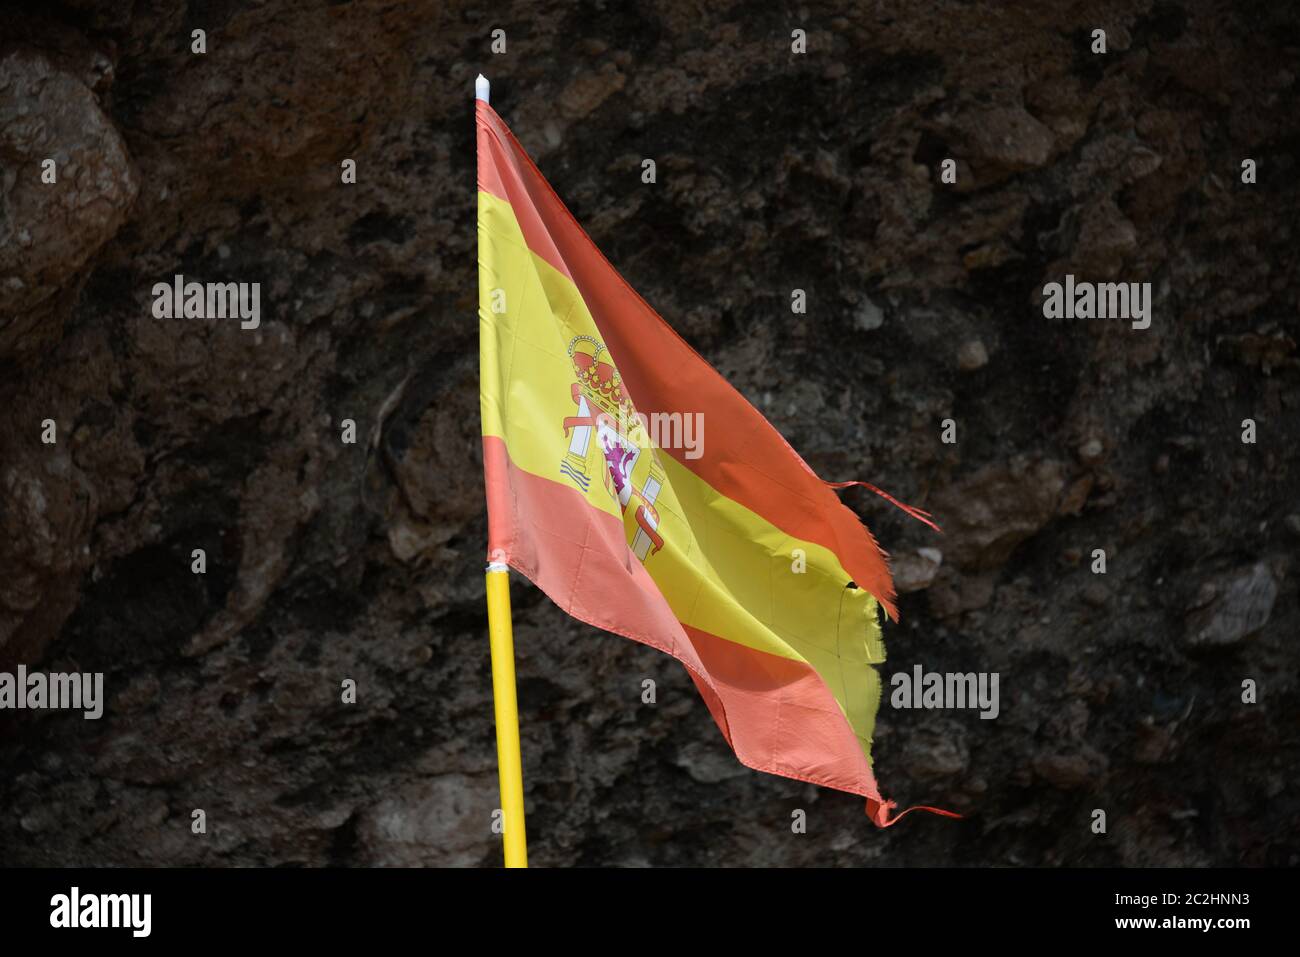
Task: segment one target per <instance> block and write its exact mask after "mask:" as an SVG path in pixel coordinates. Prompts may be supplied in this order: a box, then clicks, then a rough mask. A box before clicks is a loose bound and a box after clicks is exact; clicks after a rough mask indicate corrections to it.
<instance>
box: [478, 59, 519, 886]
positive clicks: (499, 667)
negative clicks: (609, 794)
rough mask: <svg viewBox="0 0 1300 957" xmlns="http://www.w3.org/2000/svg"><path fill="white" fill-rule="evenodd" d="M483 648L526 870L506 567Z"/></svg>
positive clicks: (481, 81) (512, 835)
mask: <svg viewBox="0 0 1300 957" xmlns="http://www.w3.org/2000/svg"><path fill="white" fill-rule="evenodd" d="M490 90H491V87H490V85H489V84H488V80H487V77H485V76H484V75H483V74H482V73H480V74H479V75H478V77H477V78H476V79H475V80H474V98H475V99H478V100H482V101H483V102H484V103H489V102H491V101H490V99H489V96H490ZM485 578H486V586H487V608H488V643H489V645H490V646H491V648H492V704H493V707H494V708H495V711H496V723H497V773H498V776H499V779H500V782H501V813H502V815H503V816H504V820H503V821H502V828H503V830H502V834H501V843H502V844H503V845H504V847H505V859H506V867H527V866H528V841H527V837H526V836H525V833H524V768H523V760H522V759H521V757H520V754H519V702H518V700H517V699H516V697H515V639H514V629H513V626H512V623H511V620H510V567H509V566H508V565H506V564H505V563H504V562H491V563H489V564H488V567H487V575H486V576H485Z"/></svg>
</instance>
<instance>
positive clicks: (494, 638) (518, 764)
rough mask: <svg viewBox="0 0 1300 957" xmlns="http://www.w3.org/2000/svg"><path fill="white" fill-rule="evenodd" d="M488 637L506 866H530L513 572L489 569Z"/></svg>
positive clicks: (494, 566) (503, 568)
mask: <svg viewBox="0 0 1300 957" xmlns="http://www.w3.org/2000/svg"><path fill="white" fill-rule="evenodd" d="M487 606H488V637H489V640H490V643H491V645H492V699H493V703H494V704H495V705H496V719H497V768H498V771H499V774H500V778H501V811H502V813H503V814H504V816H505V819H504V821H503V822H502V823H503V826H504V828H505V831H504V833H503V834H502V843H503V844H504V845H505V854H506V867H527V866H528V843H527V839H526V838H525V836H524V769H523V762H522V760H521V759H520V756H519V705H518V702H517V701H516V699H515V642H514V634H513V630H512V628H511V622H510V573H509V570H508V568H507V566H505V565H502V564H498V563H496V562H493V563H492V564H491V565H488V569H487Z"/></svg>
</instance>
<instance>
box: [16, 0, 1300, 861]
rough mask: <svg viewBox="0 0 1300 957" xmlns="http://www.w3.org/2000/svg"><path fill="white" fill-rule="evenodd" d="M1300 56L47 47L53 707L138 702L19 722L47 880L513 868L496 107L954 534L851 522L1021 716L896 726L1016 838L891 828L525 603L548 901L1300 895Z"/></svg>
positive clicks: (27, 651)
mask: <svg viewBox="0 0 1300 957" xmlns="http://www.w3.org/2000/svg"><path fill="white" fill-rule="evenodd" d="M496 27H501V28H503V29H505V30H506V31H507V37H508V52H507V53H506V54H505V55H498V56H493V55H491V54H490V53H489V42H490V41H489V35H490V32H491V30H492V29H493V28H496ZM795 27H802V28H805V29H807V30H808V31H809V37H808V45H809V52H808V53H807V54H806V55H804V56H796V55H792V54H791V52H790V30H791V29H793V28H795ZM1095 27H1102V28H1104V29H1106V31H1107V35H1108V42H1109V46H1110V51H1109V52H1108V53H1107V54H1106V55H1105V56H1095V55H1093V54H1092V53H1091V52H1089V42H1090V33H1091V31H1092V29H1093V28H1095ZM195 28H202V29H204V30H206V31H207V42H208V52H207V54H206V55H202V56H197V55H194V54H192V53H191V52H190V31H191V30H193V29H195ZM1297 54H1300V12H1297V11H1296V9H1295V8H1294V7H1293V6H1292V5H1289V4H1278V3H1264V2H1243V0H1221V2H1121V0H1114V2H1106V3H1097V4H1085V3H1065V2H1052V3H1044V2H1007V3H987V4H975V3H963V2H957V0H923V2H920V3H915V4H909V5H897V4H890V3H861V4H831V3H812V2H809V3H807V4H802V5H797V6H790V7H777V6H773V5H771V4H766V3H760V2H749V0H745V2H739V3H724V4H703V3H699V4H697V3H691V2H685V0H670V2H665V3H659V4H654V5H650V4H644V5H637V6H636V7H633V6H631V5H623V4H618V3H597V2H583V3H552V2H539V3H497V4H481V3H447V4H444V3H427V2H418V3H392V2H356V3H324V2H316V3H287V2H265V3H253V2H237V0H229V2H193V3H190V4H188V5H187V4H184V3H176V2H158V3H144V2H136V3H122V2H116V0H74V2H66V3H62V4H39V5H33V7H32V9H31V10H23V9H22V8H16V7H9V8H6V10H5V12H3V13H2V14H0V664H2V665H3V667H5V668H7V669H10V670H12V668H13V666H14V665H15V664H16V663H17V662H24V663H26V664H28V665H29V666H34V667H39V668H41V669H43V670H47V671H59V670H74V669H75V670H83V671H97V670H102V671H105V672H106V673H107V679H106V683H107V692H108V697H109V704H108V708H107V711H106V714H105V716H104V718H103V719H102V720H100V721H97V722H96V721H86V720H83V719H82V717H81V716H80V714H75V713H74V714H67V713H54V712H43V713H33V712H7V713H4V714H3V715H0V861H2V862H3V863H5V864H10V865H15V864H17V865H34V864H106V865H125V864H150V865H250V864H256V865H328V864H335V865H373V864H427V865H448V864H495V863H497V862H498V861H499V844H498V842H497V840H496V839H495V838H494V837H493V835H492V834H491V832H490V819H491V813H492V810H493V808H495V807H496V804H497V799H496V778H495V750H494V738H493V724H492V719H491V710H490V707H491V706H490V678H489V671H488V655H487V644H486V636H485V617H484V611H483V587H482V578H481V574H480V573H481V570H482V565H483V550H484V542H485V538H486V535H485V531H486V530H485V516H484V504H483V495H482V488H481V472H480V468H481V463H480V457H479V453H478V443H477V436H478V414H477V397H476V385H477V382H476V358H477V347H476V336H477V328H476V326H477V324H476V318H475V308H476V295H477V293H476V281H475V272H474V271H475V231H474V166H473V164H474V143H473V122H472V99H471V97H472V87H473V78H474V76H475V74H476V73H478V72H479V71H480V70H482V71H483V72H485V73H487V74H488V75H489V76H490V78H491V79H492V81H493V102H494V105H495V106H496V107H497V109H498V110H499V111H500V112H501V114H502V115H503V116H504V117H505V118H506V120H507V122H509V123H510V124H511V125H512V126H513V128H514V129H515V131H516V133H517V134H518V135H519V137H520V138H521V140H522V141H523V143H524V145H525V146H526V147H527V148H528V149H529V150H530V151H531V153H532V154H533V156H534V157H535V158H536V159H537V161H538V163H539V165H540V166H541V168H542V169H543V171H544V172H545V173H546V174H547V175H548V177H549V178H550V179H551V181H552V182H553V183H554V184H555V186H556V188H557V189H558V190H559V192H560V194H561V195H562V196H564V197H565V199H566V200H567V201H568V202H569V204H570V205H571V207H572V208H573V210H574V211H575V213H576V214H577V216H578V218H579V219H580V220H581V221H582V222H583V223H584V224H585V225H586V226H587V228H588V230H589V231H590V232H591V234H592V236H593V237H594V238H595V240H596V242H597V243H598V244H599V245H601V247H602V248H603V249H604V250H605V251H606V253H607V254H608V255H609V256H610V258H611V259H612V261H613V262H614V263H615V264H616V265H617V266H618V267H619V268H620V270H621V271H622V272H623V273H624V275H626V276H627V278H628V279H629V280H630V281H631V282H632V284H633V285H634V286H636V287H637V288H638V289H639V290H640V291H641V292H642V293H643V294H644V295H645V296H646V298H647V299H648V300H649V301H650V302H652V303H654V304H655V305H656V306H657V308H658V309H659V310H660V311H661V312H662V313H663V315H664V316H665V317H666V318H667V319H668V320H669V321H670V322H671V323H672V324H673V325H674V326H676V328H678V329H679V330H680V331H681V332H682V333H683V334H684V335H685V336H686V337H687V338H688V339H689V340H690V341H691V342H692V343H693V344H694V345H695V346H696V347H697V348H698V349H699V350H700V351H701V352H702V353H703V354H704V355H705V356H707V357H709V358H710V359H711V360H712V361H713V362H714V363H715V364H716V365H717V366H718V368H719V369H720V370H721V371H722V372H723V373H724V374H725V375H727V376H728V377H729V378H730V379H731V381H732V382H733V383H735V384H736V385H737V386H738V387H739V388H740V389H741V390H742V391H744V392H745V393H746V394H747V395H748V396H750V397H751V399H752V400H753V401H755V403H756V404H758V405H759V407H760V408H762V409H763V410H764V411H765V412H766V413H767V414H768V415H769V417H770V418H771V420H772V422H773V423H774V424H775V425H776V426H777V427H778V428H779V429H780V430H781V431H782V432H783V433H784V434H785V435H786V436H787V437H788V438H789V439H790V441H791V442H792V444H793V445H794V446H795V447H796V448H798V449H799V450H800V451H801V452H803V453H804V454H805V456H806V457H807V458H808V460H809V461H810V462H811V463H812V464H813V465H814V467H815V468H817V469H818V471H819V472H820V473H821V474H822V475H823V477H826V478H828V479H837V480H838V479H849V478H866V479H869V480H871V481H874V482H876V483H877V484H879V485H881V486H883V487H884V488H887V489H889V490H890V491H892V492H893V493H895V494H896V495H898V496H899V497H900V498H902V499H903V500H905V501H909V502H912V503H914V504H918V505H921V506H924V507H928V508H930V509H931V510H932V511H933V512H934V513H935V515H936V518H937V519H938V521H939V522H940V524H942V525H944V526H945V530H946V531H945V534H944V535H942V536H939V535H935V534H933V533H931V532H930V531H929V530H928V529H926V528H924V527H923V526H921V525H920V524H919V523H915V522H913V521H911V520H910V519H908V518H906V517H905V516H903V515H902V514H901V513H899V512H897V511H895V510H893V509H892V508H891V507H890V506H888V505H887V504H885V503H884V502H883V501H881V500H879V499H876V498H875V497H873V496H870V495H869V494H868V493H865V492H862V491H860V490H855V491H850V492H846V493H845V495H846V499H847V501H849V503H850V504H851V505H852V506H853V507H854V508H855V509H857V510H858V511H859V513H860V514H861V515H862V516H863V518H864V520H865V521H867V522H868V523H869V524H870V525H871V527H872V528H873V530H874V531H875V532H876V533H877V535H878V537H879V538H880V539H881V541H882V542H883V543H885V545H886V546H887V547H889V548H890V549H891V550H892V551H893V553H894V556H895V559H896V569H897V572H898V577H899V579H900V583H901V584H902V585H903V586H904V587H905V588H906V589H908V590H907V592H906V593H905V594H904V595H903V596H902V602H901V611H902V615H903V621H902V624H901V625H900V626H896V627H895V626H890V627H887V629H886V641H887V643H888V645H889V650H890V666H887V671H892V670H893V669H895V668H897V669H899V670H910V668H911V666H912V665H913V664H915V663H921V664H923V665H924V666H925V667H926V668H927V669H931V670H941V671H948V670H981V671H997V672H999V673H1000V675H1001V692H1002V713H1001V716H1000V717H999V718H998V720H996V721H981V720H979V718H978V717H977V716H976V715H975V714H974V713H972V712H961V713H948V714H937V713H932V712H893V711H890V710H889V709H887V708H886V709H884V710H883V711H882V716H881V721H880V728H879V738H878V742H877V746H876V755H877V770H878V772H879V774H880V778H881V781H882V786H883V788H884V790H885V792H886V793H887V794H888V795H890V796H893V797H895V798H897V799H898V800H899V801H900V802H903V803H909V802H918V801H921V802H927V803H934V804H938V805H941V806H948V807H954V808H957V809H960V810H962V811H965V812H967V813H968V815H969V816H968V818H967V819H966V820H965V821H964V822H960V823H954V822H950V821H944V820H940V819H937V818H930V819H926V818H923V817H921V818H918V817H917V816H913V817H910V818H908V820H907V821H906V822H905V823H903V824H900V825H899V826H897V827H895V828H892V829H890V830H888V831H877V830H875V829H874V828H873V827H872V826H871V825H870V824H869V823H868V821H867V820H866V818H865V817H864V814H863V807H862V802H861V801H860V800H859V799H857V798H855V797H852V796H850V795H844V794H840V793H837V792H833V791H822V790H818V789H816V788H813V787H809V786H804V785H801V784H799V783H797V782H792V781H787V780H784V779H781V778H776V777H771V776H767V775H762V774H758V773H755V772H751V771H748V770H746V769H745V768H743V767H742V766H740V765H739V764H738V762H736V761H735V760H734V758H733V757H732V756H731V754H730V751H729V750H728V749H727V747H726V745H725V743H724V742H723V740H722V738H721V735H720V734H719V733H718V731H717V730H716V728H715V727H714V725H713V723H712V721H711V720H710V718H709V716H708V713H707V711H706V709H705V707H704V704H703V702H702V701H701V700H700V699H699V698H698V696H697V694H696V693H695V690H694V688H693V687H692V685H691V683H690V681H689V680H688V679H687V676H686V674H685V672H684V671H683V670H682V669H681V668H680V666H678V665H677V664H676V663H675V662H673V661H671V660H669V659H667V658H665V657H662V656H660V655H658V654H657V653H655V652H653V651H650V650H648V649H645V648H642V647H640V646H638V645H635V644H632V643H630V642H626V641H623V640H621V639H618V638H615V637H612V636H608V635H605V634H602V633H599V632H595V631H593V630H591V629H589V628H587V627H585V626H582V625H580V624H578V623H577V622H574V621H572V620H570V619H568V618H566V617H565V616H564V615H562V614H561V613H559V612H558V611H557V610H556V609H555V608H554V607H553V606H551V605H550V603H549V602H548V601H547V600H545V599H544V598H543V597H542V596H541V595H540V593H538V592H537V591H535V590H533V589H531V588H530V587H528V586H526V585H523V584H521V583H518V582H517V583H516V585H515V588H514V601H515V608H516V644H517V648H518V654H519V680H520V699H521V707H522V713H523V739H524V753H525V764H526V767H525V774H526V786H527V793H528V802H529V811H530V818H529V828H530V838H531V853H532V860H533V862H534V863H536V864H543V865H568V864H602V865H603V864H613V865H635V864H658V865H663V864H728V865H756V864H783V865H814V864H817V865H868V864H877V865H899V864H908V865H947V864H963V865H973V864H1033V865H1170V864H1191V865H1208V864H1237V863H1244V864H1252V865H1263V864H1283V865H1287V864H1291V865H1293V864H1295V863H1297V861H1298V860H1300V796H1298V794H1297V790H1296V778H1297V775H1296V768H1297V764H1298V763H1300V727H1298V724H1297V720H1296V719H1297V714H1298V712H1300V709H1298V708H1297V703H1298V702H1297V661H1298V660H1300V655H1297V637H1298V636H1297V627H1298V626H1300V605H1298V602H1297V581H1298V580H1300V574H1298V570H1297V569H1296V568H1295V567H1294V564H1293V561H1292V559H1293V558H1294V556H1295V552H1296V550H1297V545H1298V544H1300V479H1298V477H1297V470H1300V458H1298V457H1297V451H1296V440H1297V437H1298V435H1300V429H1298V428H1297V415H1298V414H1300V364H1298V362H1297V353H1296V350H1295V340H1296V336H1297V325H1298V324H1297V320H1296V311H1297V296H1298V294H1300V268H1298V263H1300V257H1298V255H1297V252H1296V245H1295V238H1294V236H1293V229H1294V225H1295V223H1296V216H1297V212H1298V211H1300V186H1298V182H1300V168H1298V166H1297V163H1298V161H1300V111H1298V110H1297V105H1298V103H1300V97H1298V95H1297V94H1298V92H1300V90H1298V87H1297V70H1298V69H1300V66H1298V63H1300V59H1298V57H1297ZM47 156H50V157H55V158H56V159H57V161H58V169H59V181H58V184H57V185H55V186H50V185H45V184H42V183H41V182H40V161H41V160H42V159H43V158H45V157H47ZM947 156H952V157H954V158H956V159H957V161H958V164H959V172H960V182H959V185H957V186H955V187H953V186H944V185H942V184H941V183H939V181H938V177H937V168H938V164H939V162H940V161H941V160H942V159H943V158H944V157H947ZM642 157H653V158H655V159H656V161H657V163H658V166H659V182H658V183H657V184H656V185H654V186H646V185H643V184H642V183H641V182H640V176H639V173H640V166H639V164H640V160H641V158H642ZM1246 157H1250V158H1253V159H1255V160H1256V161H1257V163H1258V168H1259V181H1258V183H1257V184H1256V185H1243V184H1242V183H1241V180H1240V164H1241V161H1242V159H1243V158H1246ZM345 158H353V159H355V160H356V162H357V167H358V181H357V183H356V185H343V184H341V183H340V175H339V171H340V163H341V161H342V160H343V159H345ZM177 272H181V273H184V274H185V275H186V276H187V277H189V278H192V279H199V280H200V281H248V282H253V281H257V282H260V283H262V295H263V300H262V308H263V320H262V326H261V328H260V329H259V330H257V331H256V332H249V331H242V330H240V329H239V327H238V324H237V323H236V322H232V321H225V322H222V321H211V322H204V321H195V320H190V321H185V320H158V319H154V318H152V316H151V314H150V306H151V301H152V300H151V292H150V290H151V287H152V285H153V284H154V283H155V282H158V281H168V280H170V278H171V277H172V276H173V275H174V274H175V273H177ZM1066 272H1074V273H1075V274H1076V275H1079V276H1080V277H1081V278H1092V279H1099V280H1100V279H1118V280H1123V281H1150V282H1152V283H1153V284H1154V289H1155V315H1154V320H1153V322H1152V325H1151V328H1150V329H1149V330H1146V331H1135V330H1131V329H1130V328H1128V325H1127V323H1123V322H1116V321H1109V322H1107V321H1093V322H1087V321H1074V322H1059V323H1053V322H1049V321H1047V320H1045V319H1044V318H1043V317H1042V314H1041V312H1040V310H1039V307H1038V305H1037V304H1036V295H1037V293H1038V291H1039V290H1041V287H1042V285H1043V283H1045V282H1047V281H1050V280H1059V279H1061V278H1062V277H1063V275H1064V274H1065V273H1066ZM794 288H803V289H806V290H807V292H808V296H809V312H808V315H807V316H792V315H791V313H790V309H789V301H790V290H791V289H794ZM1247 417H1249V418H1254V419H1255V420H1257V422H1258V430H1259V438H1258V442H1257V444H1255V445H1245V444H1243V443H1242V441H1241V422H1242V420H1243V419H1244V418H1247ZM45 418H53V419H55V420H56V421H57V423H58V427H59V439H58V443H57V444H56V445H53V446H47V445H43V444H41V442H40V438H39V437H40V423H41V421H42V420H43V419H45ZM346 418H352V419H355V420H356V422H357V423H358V428H359V433H360V439H359V441H358V443H357V444H356V445H343V444H342V443H341V442H340V440H339V428H340V422H341V421H342V420H343V419H346ZM945 418H952V419H954V420H955V421H956V423H957V429H958V432H957V437H958V441H957V443H956V444H955V445H944V444H942V443H941V442H940V440H939V436H940V422H941V421H942V420H943V419H945ZM200 547H201V548H204V549H206V550H207V553H208V559H209V571H208V574H207V575H206V576H195V575H193V574H191V572H190V568H189V565H190V558H189V556H190V551H191V549H193V548H200ZM1094 548H1104V549H1106V552H1107V558H1108V572H1107V574H1105V575H1104V576H1103V575H1094V574H1093V573H1092V572H1091V571H1090V567H1089V566H1090V564H1091V554H1092V550H1093V549H1094ZM918 549H937V550H938V552H939V553H941V556H942V560H941V562H938V563H937V564H936V559H937V558H939V556H938V555H936V554H935V553H934V552H926V553H924V554H922V553H921V552H919V551H918ZM344 678H353V679H355V680H356V681H357V682H358V685H359V694H360V699H359V702H358V704H357V705H355V706H351V707H349V706H345V705H342V704H341V703H340V701H339V689H340V682H341V681H342V680H343V679H344ZM645 678H652V679H654V680H655V681H656V682H657V683H658V689H659V690H658V702H659V703H658V704H657V705H656V706H654V707H648V706H644V705H642V704H641V700H640V693H641V681H642V680H643V679H645ZM1245 678H1252V679H1254V680H1255V681H1257V682H1258V685H1259V702H1258V703H1257V704H1254V705H1245V704H1242V703H1241V700H1240V696H1241V682H1242V680H1243V679H1245ZM193 808H203V809H204V810H205V811H206V812H207V815H208V824H209V832H208V834H206V835H204V836H195V835H193V834H191V832H190V812H191V810H192V809H193ZM795 808H803V809H805V810H806V811H807V812H808V822H809V826H808V833H807V834H806V835H794V834H792V833H791V830H790V814H791V811H792V810H793V809H795ZM1094 808H1102V809H1105V810H1106V811H1107V814H1108V817H1109V832H1108V833H1107V834H1106V835H1105V836H1097V835H1094V834H1092V833H1091V831H1090V829H1089V824H1090V823H1091V812H1092V810H1093V809H1094Z"/></svg>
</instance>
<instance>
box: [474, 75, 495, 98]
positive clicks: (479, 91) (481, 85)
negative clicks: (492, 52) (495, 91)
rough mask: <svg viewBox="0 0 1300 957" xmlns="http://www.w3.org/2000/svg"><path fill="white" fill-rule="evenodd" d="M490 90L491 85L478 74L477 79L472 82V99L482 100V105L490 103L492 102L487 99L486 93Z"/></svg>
mask: <svg viewBox="0 0 1300 957" xmlns="http://www.w3.org/2000/svg"><path fill="white" fill-rule="evenodd" d="M490 90H491V84H489V83H488V78H487V77H485V76H484V75H483V74H482V73H480V74H479V75H478V79H477V80H475V81H474V98H475V99H476V100H482V101H483V102H484V103H490V102H492V101H491V100H489V99H488V93H489V91H490Z"/></svg>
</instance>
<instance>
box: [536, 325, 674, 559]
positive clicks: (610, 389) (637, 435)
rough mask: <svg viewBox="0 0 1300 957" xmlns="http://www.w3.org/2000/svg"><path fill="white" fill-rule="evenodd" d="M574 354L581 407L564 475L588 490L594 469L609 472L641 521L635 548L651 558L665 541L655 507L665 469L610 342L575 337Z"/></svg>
mask: <svg viewBox="0 0 1300 957" xmlns="http://www.w3.org/2000/svg"><path fill="white" fill-rule="evenodd" d="M569 359H570V360H571V361H572V363H573V374H574V382H573V384H572V386H570V395H571V397H572V399H573V402H574V404H575V405H576V406H577V410H576V414H574V415H570V416H567V417H566V418H565V420H564V435H565V437H566V438H568V439H569V450H568V452H567V454H566V455H565V456H564V458H563V459H562V460H561V462H560V474H561V475H563V476H564V477H565V478H566V479H568V480H569V481H570V482H572V483H573V484H574V485H576V486H577V487H578V489H579V491H581V492H582V493H583V494H586V493H587V492H588V491H589V490H590V488H591V476H592V474H593V473H596V474H600V475H602V476H603V480H604V486H605V490H606V491H607V492H608V493H609V494H610V496H611V497H612V498H613V499H614V500H615V501H616V502H618V504H619V507H620V508H621V509H622V511H623V514H624V516H627V515H629V514H630V515H631V516H632V518H633V520H634V521H635V524H636V531H635V533H634V534H633V536H632V541H631V547H632V551H633V552H634V553H635V554H636V557H637V558H638V559H640V560H641V561H645V560H646V558H647V557H648V556H649V555H653V554H655V552H657V551H659V549H661V548H663V545H664V540H663V537H662V536H661V535H660V533H659V512H658V510H656V508H655V500H656V499H657V498H658V497H659V492H660V490H662V488H663V484H664V478H665V475H664V471H663V469H662V468H661V467H660V465H659V461H658V458H657V456H656V454H655V449H654V446H653V445H652V444H651V443H650V440H649V436H647V435H646V432H645V429H644V428H642V427H641V421H640V419H639V418H638V417H637V414H636V410H635V408H633V406H632V402H631V400H630V399H629V397H628V394H627V391H626V390H625V389H624V388H623V378H622V376H620V375H619V373H618V369H617V368H616V367H615V365H614V361H613V359H612V357H610V355H609V353H608V351H607V350H606V349H605V346H604V344H603V343H602V342H600V341H599V340H598V339H595V338H593V337H591V336H575V337H574V338H573V341H571V342H570V343H569ZM593 439H595V441H594V442H593V441H592V440H593Z"/></svg>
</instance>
